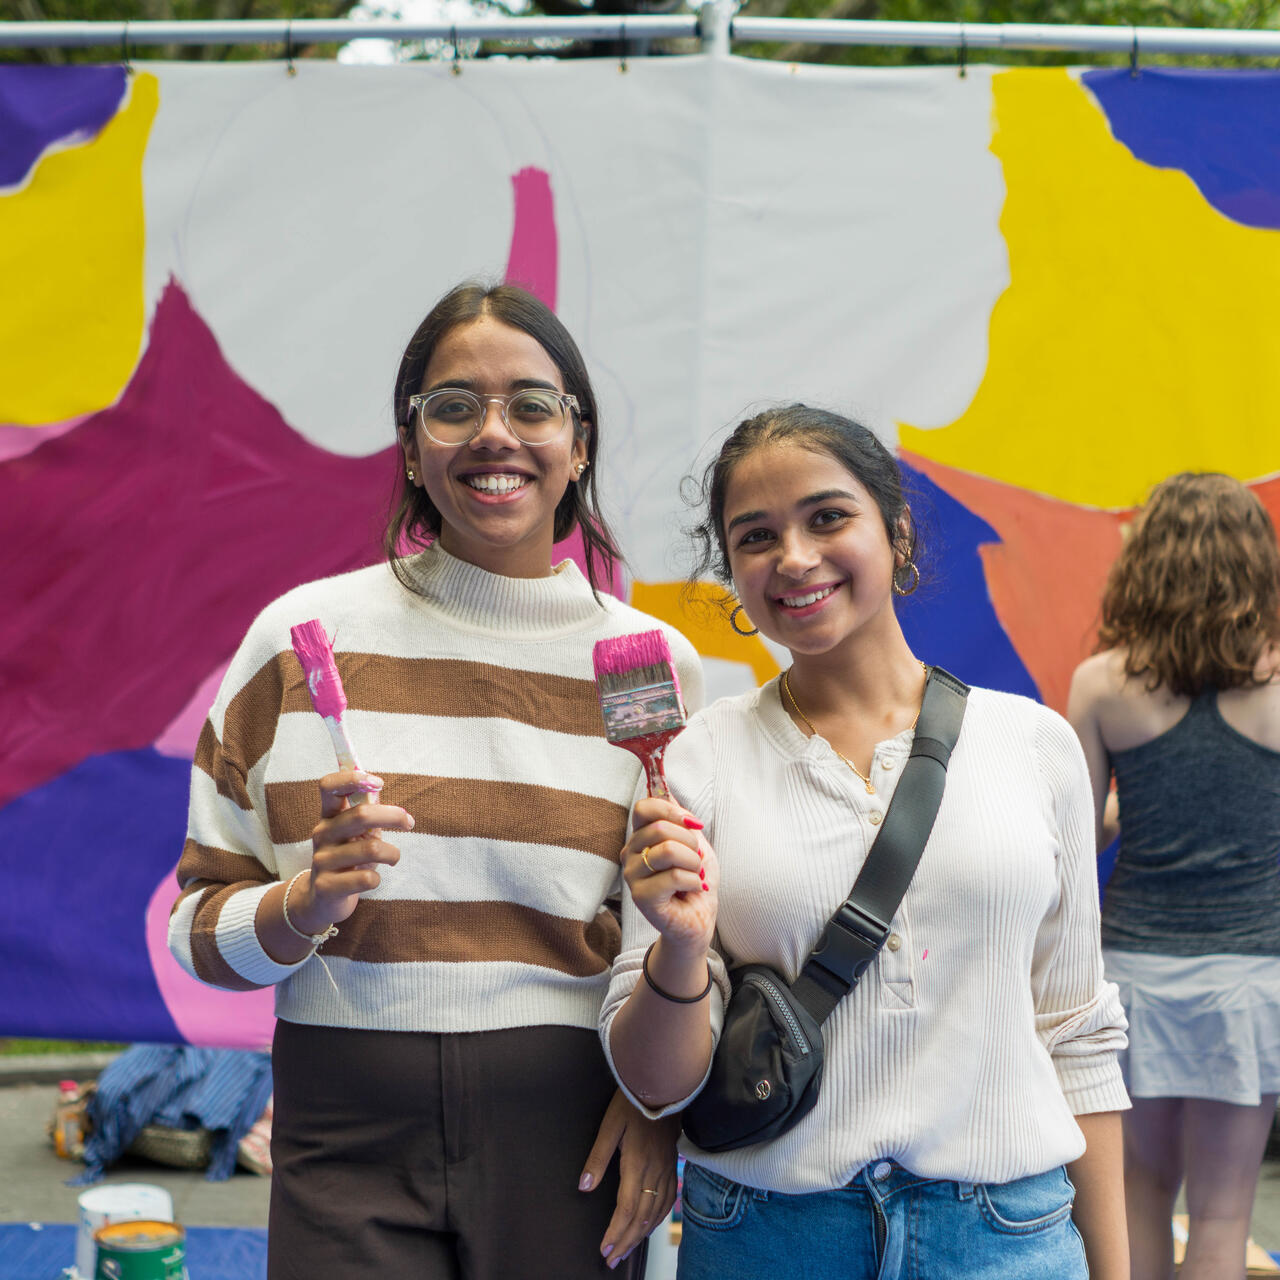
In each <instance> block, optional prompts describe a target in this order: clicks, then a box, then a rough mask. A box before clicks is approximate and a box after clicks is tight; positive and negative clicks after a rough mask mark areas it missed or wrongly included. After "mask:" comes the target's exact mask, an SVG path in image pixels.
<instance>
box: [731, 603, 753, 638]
mask: <svg viewBox="0 0 1280 1280" xmlns="http://www.w3.org/2000/svg"><path fill="white" fill-rule="evenodd" d="M741 612H742V606H741V605H738V606H737V608H736V609H734V610H733V612H732V613H731V614H730V615H729V625H730V626H731V627H732V628H733V631H734V634H735V635H739V636H741V637H742V638H743V639H744V640H745V639H746V638H747V637H748V636H758V635H759V634H760V628H759V627H752V628H751V630H750V631H743V629H742V628H741V627H740V626H738V614H740V613H741ZM747 621H748V622H750V621H751V619H750V618H748V619H747Z"/></svg>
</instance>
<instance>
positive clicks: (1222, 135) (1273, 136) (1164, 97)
mask: <svg viewBox="0 0 1280 1280" xmlns="http://www.w3.org/2000/svg"><path fill="white" fill-rule="evenodd" d="M1084 82H1085V84H1086V85H1087V86H1088V88H1089V90H1090V92H1091V93H1092V94H1093V95H1094V97H1095V98H1097V100H1098V102H1099V103H1100V104H1101V106H1102V109H1103V111H1104V112H1105V113H1106V116H1107V121H1108V123H1109V124H1110V125H1111V132H1112V133H1113V134H1115V136H1116V138H1117V139H1119V141H1121V142H1122V143H1124V145H1125V146H1126V147H1128V148H1129V150H1130V151H1132V152H1133V154H1134V155H1135V156H1136V157H1137V158H1138V159H1139V160H1141V161H1142V162H1143V163H1144V164H1149V165H1154V166H1156V167H1157V168H1160V169H1181V170H1182V171H1183V172H1184V173H1186V174H1187V175H1188V177H1190V179H1191V180H1192V182H1194V183H1195V184H1196V186H1197V187H1199V188H1200V192H1201V194H1202V195H1203V196H1204V198H1205V199H1206V200H1207V201H1208V202H1209V203H1210V204H1211V205H1213V207H1214V208H1215V209H1217V210H1218V212H1219V213H1222V214H1225V215H1226V216H1227V217H1228V218H1232V219H1234V220H1235V221H1236V222H1240V223H1243V224H1244V225H1245V226H1248V227H1267V228H1271V229H1280V72H1276V71H1209V70H1199V69H1189V68H1180V69H1171V68H1162V69H1160V70H1154V69H1151V70H1148V69H1145V68H1144V70H1143V72H1142V74H1141V75H1139V76H1131V75H1130V74H1129V72H1128V71H1127V70H1120V69H1117V70H1114V71H1111V70H1107V71H1089V72H1086V73H1085V76H1084Z"/></svg>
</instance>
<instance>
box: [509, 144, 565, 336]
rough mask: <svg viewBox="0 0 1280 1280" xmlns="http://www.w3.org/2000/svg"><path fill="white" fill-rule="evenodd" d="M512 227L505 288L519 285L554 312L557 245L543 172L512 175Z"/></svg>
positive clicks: (546, 177) (547, 177)
mask: <svg viewBox="0 0 1280 1280" xmlns="http://www.w3.org/2000/svg"><path fill="white" fill-rule="evenodd" d="M511 186H512V188H513V190H514V193H515V205H516V209H515V223H514V226H513V227H512V231H511V252H510V253H509V254H508V255H507V272H506V282H507V284H518V285H520V287H521V288H523V289H527V290H528V291H529V292H530V293H531V294H533V296H534V297H535V298H540V299H541V300H542V301H543V302H545V303H546V304H547V306H549V307H550V308H551V310H552V311H554V310H555V309H556V277H557V272H558V270H559V262H558V254H559V242H558V239H557V236H556V210H555V200H554V198H553V197H552V194H551V177H550V175H549V174H548V173H547V172H546V170H544V169H534V168H528V169H521V170H520V172H519V173H514V174H512V175H511Z"/></svg>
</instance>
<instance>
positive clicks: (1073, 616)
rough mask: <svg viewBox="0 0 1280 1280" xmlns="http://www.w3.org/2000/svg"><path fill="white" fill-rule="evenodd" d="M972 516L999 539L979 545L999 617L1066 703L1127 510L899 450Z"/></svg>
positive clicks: (1054, 702) (1045, 688) (1039, 681)
mask: <svg viewBox="0 0 1280 1280" xmlns="http://www.w3.org/2000/svg"><path fill="white" fill-rule="evenodd" d="M902 459H903V461H904V462H906V463H908V464H909V465H910V466H912V467H915V468H916V469H918V470H920V471H923V472H924V474H925V475H926V476H928V477H929V479H930V480H932V481H933V482H934V484H936V485H938V486H939V488H941V489H942V490H944V491H945V492H946V493H949V494H950V495H951V496H952V497H953V498H955V499H956V501H957V502H960V503H962V504H963V505H964V506H966V507H968V508H969V510H970V511H972V512H973V513H974V515H976V516H978V517H980V518H981V519H983V520H985V521H986V522H987V523H988V524H989V525H990V526H991V527H992V528H993V529H994V530H995V531H996V534H997V536H998V537H999V539H1000V541H999V542H993V543H986V544H984V545H983V546H982V547H981V548H980V552H981V555H982V564H983V568H984V570H985V572H986V578H987V590H988V591H989V592H990V594H991V603H992V605H993V606H994V607H995V611H996V617H997V618H999V620H1000V625H1001V626H1002V627H1003V628H1004V629H1005V633H1006V634H1007V635H1008V637H1009V639H1010V640H1011V641H1012V643H1013V647H1014V648H1015V649H1016V650H1017V651H1018V656H1019V657H1020V658H1021V659H1022V661H1023V662H1024V663H1025V664H1026V668H1027V670H1028V671H1029V672H1030V673H1031V678H1032V679H1033V680H1034V681H1035V682H1036V685H1037V686H1038V688H1039V690H1040V696H1041V698H1043V699H1044V701H1045V703H1046V704H1047V705H1048V706H1051V707H1053V708H1054V710H1056V711H1064V710H1065V709H1066V705H1067V689H1068V687H1069V686H1070V684H1071V673H1072V672H1073V671H1074V670H1075V668H1076V665H1077V664H1078V663H1079V662H1080V661H1081V660H1082V659H1083V658H1085V657H1087V656H1088V654H1089V653H1090V652H1091V651H1092V649H1093V641H1094V636H1095V634H1096V631H1097V622H1098V603H1099V601H1100V600H1101V598H1102V586H1103V583H1104V582H1105V581H1106V577H1107V570H1108V569H1110V568H1111V562H1112V561H1113V560H1114V559H1115V558H1116V555H1117V554H1118V553H1119V551H1120V526H1121V525H1122V524H1124V523H1125V522H1126V521H1128V520H1129V519H1130V518H1131V517H1132V515H1133V512H1132V511H1099V510H1097V509H1095V508H1091V507H1079V506H1076V505H1074V504H1073V503H1069V502H1063V501H1061V500H1059V499H1057V498H1046V497H1044V496H1043V495H1041V494H1038V493H1032V492H1030V491H1029V490H1027V489H1019V488H1017V487H1015V486H1014V485H1008V484H1003V483H1001V482H1000V481H998V480H988V479H986V478H985V477H983V476H976V475H972V474H970V473H969V472H965V471H957V470H955V469H953V468H951V467H944V466H943V465H942V464H941V463H937V462H931V461H929V460H928V459H927V458H922V457H920V456H919V455H918V454H912V453H906V452H904V453H903V454H902Z"/></svg>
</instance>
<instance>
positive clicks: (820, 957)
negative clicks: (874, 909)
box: [811, 902, 889, 989]
mask: <svg viewBox="0 0 1280 1280" xmlns="http://www.w3.org/2000/svg"><path fill="white" fill-rule="evenodd" d="M888 936H889V926H888V925H887V924H885V923H884V922H883V921H882V920H877V919H876V917H875V916H873V915H872V914H871V913H870V912H869V911H865V910H863V909H862V908H861V907H858V906H855V905H854V904H853V903H852V902H846V903H845V904H844V905H843V906H842V907H841V908H840V910H839V911H837V912H836V914H835V915H834V917H832V919H831V920H830V921H829V922H828V924H827V927H826V929H825V930H824V931H823V934H822V938H821V940H820V941H819V943H818V945H817V946H816V947H814V949H813V955H812V957H811V959H812V961H813V962H814V963H815V964H817V965H820V966H821V967H822V968H823V969H825V970H826V971H827V972H828V973H829V974H831V976H832V977H833V978H837V979H839V981H840V982H841V983H843V984H844V986H845V988H846V989H847V988H849V987H852V986H853V984H854V983H855V982H857V980H858V979H859V978H860V977H861V976H862V974H863V971H864V970H865V969H866V967H867V966H868V965H869V964H870V963H871V962H872V961H873V960H874V959H875V958H876V956H877V954H878V953H879V951H880V948H881V947H882V946H884V942H885V939H886V938H887V937H888Z"/></svg>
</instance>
